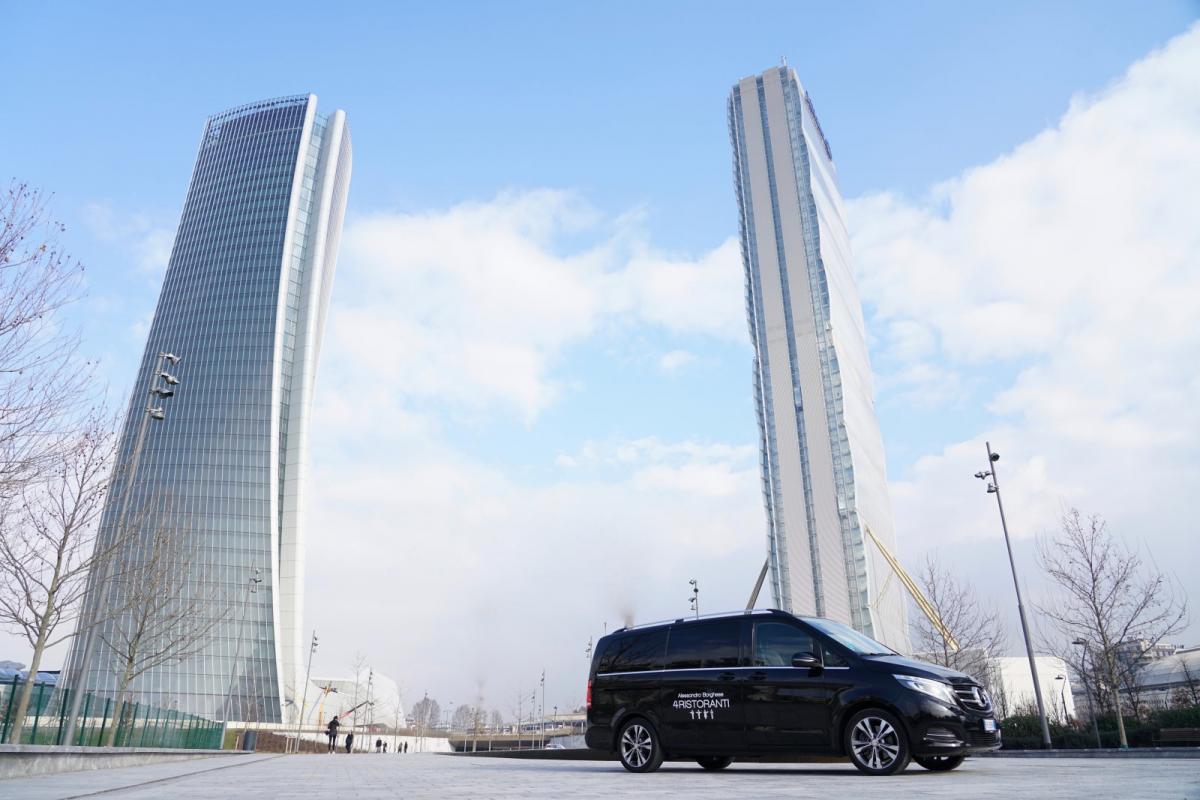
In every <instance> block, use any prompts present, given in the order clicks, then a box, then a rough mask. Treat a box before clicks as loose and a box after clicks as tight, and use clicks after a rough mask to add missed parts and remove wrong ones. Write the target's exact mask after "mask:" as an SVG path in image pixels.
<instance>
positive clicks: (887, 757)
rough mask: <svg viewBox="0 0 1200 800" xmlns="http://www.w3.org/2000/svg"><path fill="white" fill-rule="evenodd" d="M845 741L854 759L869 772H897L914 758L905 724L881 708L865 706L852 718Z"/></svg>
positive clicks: (847, 750) (871, 773)
mask: <svg viewBox="0 0 1200 800" xmlns="http://www.w3.org/2000/svg"><path fill="white" fill-rule="evenodd" d="M842 743H843V744H844V745H845V748H846V754H847V755H848V756H850V761H851V762H852V763H853V764H854V766H855V767H857V768H858V771H859V772H863V773H866V774H867V775H895V774H896V773H897V772H902V771H903V770H904V768H905V767H907V766H908V761H909V759H910V758H911V757H912V755H911V754H912V751H911V750H910V749H909V746H908V735H907V734H906V733H905V731H904V725H903V724H902V723H901V722H900V720H898V719H896V717H895V716H894V715H893V714H891V713H890V712H887V711H884V710H883V709H881V708H868V709H864V710H863V711H859V712H858V713H857V714H855V715H854V716H853V717H851V718H850V721H849V722H847V723H846V730H845V732H844V734H843V742H842Z"/></svg>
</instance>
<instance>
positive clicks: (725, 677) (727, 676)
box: [717, 672, 737, 681]
mask: <svg viewBox="0 0 1200 800" xmlns="http://www.w3.org/2000/svg"><path fill="white" fill-rule="evenodd" d="M736 677H737V676H736V675H734V674H733V673H732V672H722V673H721V674H719V675H717V680H719V681H731V680H733V679H734V678H736Z"/></svg>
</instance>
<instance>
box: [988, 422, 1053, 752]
mask: <svg viewBox="0 0 1200 800" xmlns="http://www.w3.org/2000/svg"><path fill="white" fill-rule="evenodd" d="M985 444H986V445H987V456H988V468H987V469H986V470H984V471H983V472H976V473H975V477H976V478H979V480H981V481H986V480H987V479H988V478H991V481H990V482H989V483H988V485H987V490H988V494H994V495H996V507H997V508H998V509H1000V527H1001V528H1003V529H1004V546H1005V547H1006V548H1008V566H1009V567H1010V568H1011V569H1012V577H1013V588H1014V589H1015V590H1016V592H1017V613H1018V614H1019V615H1020V617H1021V633H1022V634H1023V635H1024V636H1025V652H1026V653H1027V654H1028V655H1029V672H1030V674H1031V675H1032V676H1033V694H1034V697H1036V698H1037V707H1038V718H1039V719H1040V720H1041V723H1042V746H1043V747H1045V748H1046V749H1047V750H1049V749H1050V723H1049V722H1048V721H1047V720H1046V702H1045V701H1044V700H1043V699H1042V684H1041V681H1039V680H1038V671H1037V660H1036V659H1035V658H1034V656H1033V640H1032V639H1031V638H1030V636H1029V622H1028V621H1027V620H1026V619H1025V604H1024V602H1022V600H1021V582H1020V581H1019V580H1017V562H1016V560H1014V559H1013V551H1012V542H1011V541H1010V540H1009V538H1008V521H1007V520H1006V519H1005V518H1004V501H1002V500H1001V499H1000V479H999V478H998V477H997V476H996V462H997V461H999V460H1000V454H999V453H995V452H992V443H991V442H985Z"/></svg>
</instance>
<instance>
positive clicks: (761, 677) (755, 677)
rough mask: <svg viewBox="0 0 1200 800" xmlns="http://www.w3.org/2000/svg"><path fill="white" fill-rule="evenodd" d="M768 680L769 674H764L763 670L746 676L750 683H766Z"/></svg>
mask: <svg viewBox="0 0 1200 800" xmlns="http://www.w3.org/2000/svg"><path fill="white" fill-rule="evenodd" d="M766 679H767V673H765V672H763V671H762V670H757V671H755V672H751V673H750V674H749V675H747V676H746V680H748V681H765V680H766Z"/></svg>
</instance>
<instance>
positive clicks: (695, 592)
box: [688, 578, 700, 619]
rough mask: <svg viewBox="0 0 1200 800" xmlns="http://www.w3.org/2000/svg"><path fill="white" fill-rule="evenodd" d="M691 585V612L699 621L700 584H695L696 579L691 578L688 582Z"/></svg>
mask: <svg viewBox="0 0 1200 800" xmlns="http://www.w3.org/2000/svg"><path fill="white" fill-rule="evenodd" d="M688 583H690V584H691V585H692V596H691V601H692V609H691V610H692V611H693V612H695V614H696V619H700V584H698V583H696V579H695V578H692V579H691V580H690V581H688Z"/></svg>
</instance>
